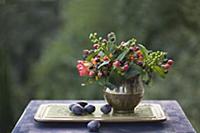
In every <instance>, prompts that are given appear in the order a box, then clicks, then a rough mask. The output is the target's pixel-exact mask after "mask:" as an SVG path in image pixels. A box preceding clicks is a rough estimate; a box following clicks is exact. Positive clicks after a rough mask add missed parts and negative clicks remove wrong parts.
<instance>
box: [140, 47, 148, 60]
mask: <svg viewBox="0 0 200 133" xmlns="http://www.w3.org/2000/svg"><path fill="white" fill-rule="evenodd" d="M138 46H139V47H140V50H141V52H142V54H143V55H144V58H147V56H148V52H149V51H148V50H147V49H146V48H145V47H144V46H143V45H142V44H138Z"/></svg>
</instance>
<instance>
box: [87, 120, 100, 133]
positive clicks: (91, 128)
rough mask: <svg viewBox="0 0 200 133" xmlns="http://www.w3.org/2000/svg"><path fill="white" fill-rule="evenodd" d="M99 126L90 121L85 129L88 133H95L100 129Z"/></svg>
mask: <svg viewBox="0 0 200 133" xmlns="http://www.w3.org/2000/svg"><path fill="white" fill-rule="evenodd" d="M100 126H101V124H100V122H99V121H96V120H94V121H90V122H89V123H88V124H87V128H88V129H89V131H90V132H97V131H98V130H99V128H100Z"/></svg>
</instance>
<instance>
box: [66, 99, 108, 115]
mask: <svg viewBox="0 0 200 133" xmlns="http://www.w3.org/2000/svg"><path fill="white" fill-rule="evenodd" d="M69 110H70V111H71V112H72V113H74V114H75V115H86V114H92V113H93V112H94V111H95V110H96V107H95V106H94V105H91V104H88V103H87V102H84V101H82V102H77V103H73V104H70V105H69ZM100 110H101V112H102V113H103V114H109V113H110V112H111V110H112V107H111V106H110V105H109V104H105V105H103V106H102V107H101V108H100Z"/></svg>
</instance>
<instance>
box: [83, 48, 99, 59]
mask: <svg viewBox="0 0 200 133" xmlns="http://www.w3.org/2000/svg"><path fill="white" fill-rule="evenodd" d="M98 53H99V50H97V51H95V52H94V53H91V54H90V55H88V57H87V58H86V60H87V61H90V60H91V59H92V58H93V57H94V56H96V55H97V54H98Z"/></svg>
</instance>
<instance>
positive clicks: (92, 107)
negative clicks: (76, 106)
mask: <svg viewBox="0 0 200 133" xmlns="http://www.w3.org/2000/svg"><path fill="white" fill-rule="evenodd" d="M84 110H85V111H86V112H87V113H89V114H92V113H93V112H94V111H95V106H94V105H87V106H85V108H84Z"/></svg>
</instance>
